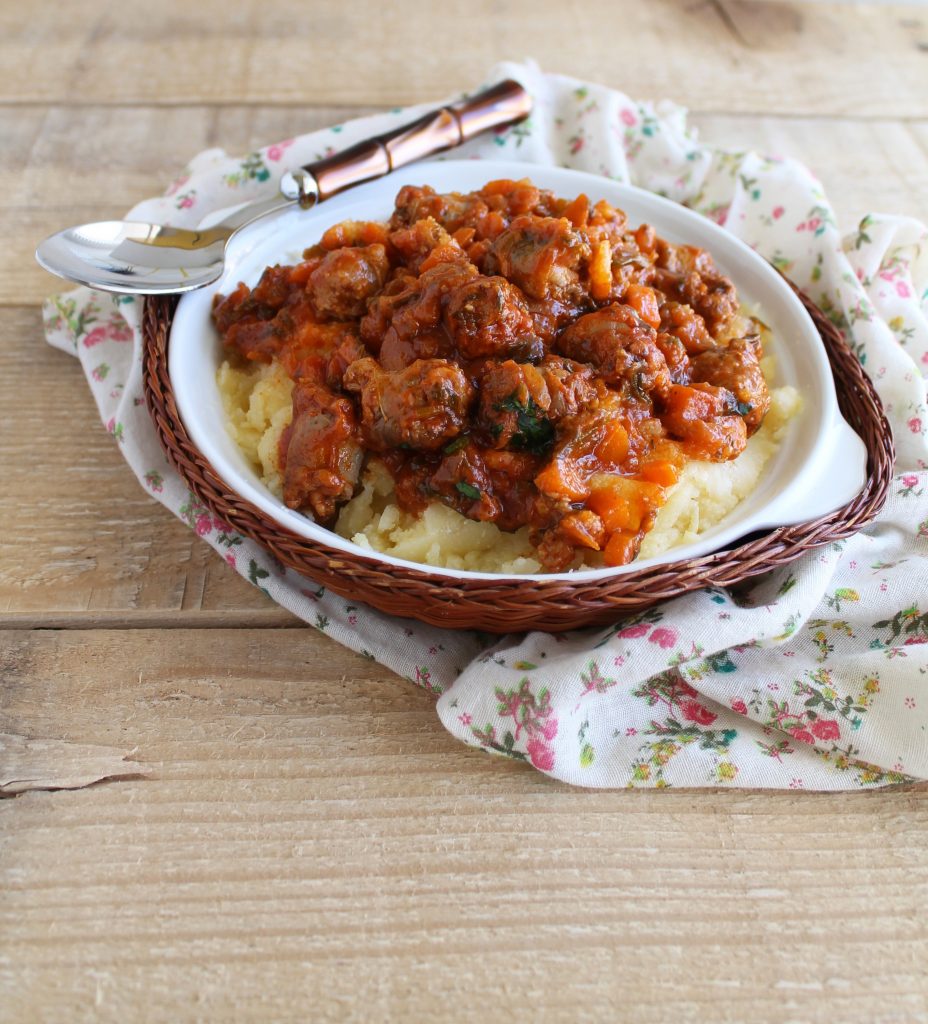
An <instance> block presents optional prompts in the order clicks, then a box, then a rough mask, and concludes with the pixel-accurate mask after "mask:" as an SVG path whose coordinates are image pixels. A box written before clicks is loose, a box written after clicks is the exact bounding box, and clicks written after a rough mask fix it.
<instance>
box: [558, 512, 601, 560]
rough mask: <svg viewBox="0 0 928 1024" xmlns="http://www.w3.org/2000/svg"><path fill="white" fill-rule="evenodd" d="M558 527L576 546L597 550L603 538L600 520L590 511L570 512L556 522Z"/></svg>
mask: <svg viewBox="0 0 928 1024" xmlns="http://www.w3.org/2000/svg"><path fill="white" fill-rule="evenodd" d="M558 529H559V530H560V531H561V533H563V534H564V536H565V537H566V538H567V539H568V540H569V541H570V542H571V544H573V546H574V547H576V548H589V549H590V550H591V551H599V549H600V548H601V547H602V542H603V540H604V539H605V530H604V529H603V523H602V520H601V519H600V518H599V516H597V515H594V514H593V513H592V512H589V511H587V510H584V511H583V512H572V513H570V515H566V516H564V518H563V519H562V520H561V521H560V523H559V524H558Z"/></svg>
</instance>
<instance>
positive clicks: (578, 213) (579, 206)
mask: <svg viewBox="0 0 928 1024" xmlns="http://www.w3.org/2000/svg"><path fill="white" fill-rule="evenodd" d="M561 216H562V217H566V218H567V219H568V220H569V221H570V223H571V224H573V226H574V227H575V228H577V229H578V230H579V229H580V228H585V227H586V223H587V221H588V220H589V217H590V201H589V199H587V197H586V196H585V195H584V194H583V193H582V192H581V193H580V195H578V196H577V198H576V199H574V200H572V201H571V202H569V203H568V204H567V205H566V206H565V207H564V209H563V211H562V212H561Z"/></svg>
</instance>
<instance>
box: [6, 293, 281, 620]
mask: <svg viewBox="0 0 928 1024" xmlns="http://www.w3.org/2000/svg"><path fill="white" fill-rule="evenodd" d="M0 336H2V338H3V344H2V345H0V396H2V397H0V401H2V402H3V404H4V408H6V409H8V410H15V415H10V416H8V418H7V421H6V424H5V426H4V429H3V431H2V433H0V461H2V464H3V467H4V469H3V486H2V487H0V521H2V522H3V530H2V531H0V621H3V619H4V617H5V615H8V614H10V613H12V616H13V619H14V620H16V621H20V622H23V621H25V623H31V622H37V623H38V622H41V621H42V617H43V616H46V615H47V616H52V617H54V616H56V615H57V616H59V619H58V621H61V618H60V617H61V616H65V617H67V618H68V619H70V620H72V621H73V622H74V623H75V624H86V625H93V624H94V623H99V622H100V621H104V622H105V621H112V620H113V618H114V617H116V618H121V619H122V620H123V621H127V622H128V621H132V620H133V618H137V617H141V618H142V620H143V621H151V622H152V623H153V624H154V623H156V622H157V623H169V622H171V621H173V620H175V619H176V620H184V621H188V622H189V621H191V618H192V617H196V616H197V615H198V614H200V613H203V614H205V615H206V616H207V617H208V618H209V619H210V620H211V621H212V622H223V621H224V622H226V624H234V623H236V622H242V621H250V622H253V623H255V624H259V623H266V624H276V625H280V624H284V623H288V622H292V621H295V620H293V619H292V617H291V616H290V615H289V614H288V613H286V612H284V611H283V610H282V609H280V608H278V607H277V606H276V605H274V604H273V603H272V602H270V601H269V600H268V599H267V598H266V597H265V596H264V595H263V594H261V593H260V592H259V591H258V590H256V589H255V588H254V587H252V586H250V585H249V584H248V583H246V582H245V581H244V580H242V578H241V577H240V576H238V575H237V574H236V573H235V572H233V571H232V570H231V569H230V568H229V566H227V565H226V564H225V562H224V561H223V560H222V559H221V558H219V557H218V556H214V554H213V552H212V551H211V550H210V549H209V548H207V547H206V546H205V545H204V544H202V543H201V542H200V541H199V540H198V539H197V538H196V537H195V536H194V535H193V533H191V531H189V530H188V529H187V528H186V527H185V526H184V525H182V524H181V523H180V522H179V521H178V520H176V519H175V518H174V517H173V516H172V515H170V514H169V513H168V512H167V511H166V510H165V509H164V508H162V507H161V506H160V505H158V504H157V503H156V502H154V501H152V499H151V497H150V496H148V495H146V494H145V493H144V492H143V490H142V488H141V487H140V486H139V484H138V483H136V480H135V478H134V476H133V475H132V472H131V470H130V469H129V468H128V466H127V465H126V464H125V462H123V460H122V457H121V456H120V454H119V450H118V448H117V446H116V445H115V444H114V443H113V440H112V438H111V437H110V436H109V435H108V434H107V433H106V431H105V430H104V429H103V426H102V424H101V423H100V421H99V419H98V417H97V412H96V408H95V406H94V403H93V400H92V399H91V396H90V392H89V390H88V389H87V386H86V384H85V382H84V377H83V374H82V373H81V370H80V367H79V366H78V365H77V363H76V362H75V361H74V360H73V359H72V358H71V357H69V356H67V355H65V354H64V353H62V352H58V351H56V350H53V349H51V348H49V347H48V346H47V345H46V344H45V341H44V339H43V337H42V327H41V317H40V315H39V311H38V310H37V309H33V308H22V307H21V308H7V309H2V310H0ZM234 610H235V611H234ZM233 611H234V614H232V615H231V618H229V617H228V616H229V615H230V613H233ZM149 616H152V617H153V618H151V619H149V618H148V617H149ZM7 621H9V620H7Z"/></svg>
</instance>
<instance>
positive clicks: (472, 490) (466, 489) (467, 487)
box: [454, 480, 481, 501]
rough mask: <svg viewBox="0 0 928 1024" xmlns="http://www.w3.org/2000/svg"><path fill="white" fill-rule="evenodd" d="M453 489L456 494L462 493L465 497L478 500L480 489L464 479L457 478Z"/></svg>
mask: <svg viewBox="0 0 928 1024" xmlns="http://www.w3.org/2000/svg"><path fill="white" fill-rule="evenodd" d="M454 489H455V490H456V491H457V492H458V494H463V495H464V497H465V498H470V500H471V501H480V497H481V495H480V491H478V490H477V488H476V487H474V485H473V484H469V483H467V481H466V480H459V481H458V482H457V483H456V484H455V485H454Z"/></svg>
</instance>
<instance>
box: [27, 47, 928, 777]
mask: <svg viewBox="0 0 928 1024" xmlns="http://www.w3.org/2000/svg"><path fill="white" fill-rule="evenodd" d="M504 76H512V77H516V78H519V79H520V80H521V81H522V82H523V83H524V84H525V85H526V87H527V88H528V89H529V90H530V91H531V92H532V93H533V95H534V96H535V98H536V109H535V111H534V113H533V114H532V117H531V119H530V120H529V121H526V122H524V123H523V124H520V125H517V126H516V127H513V128H510V129H508V130H506V131H503V132H501V133H499V134H496V135H493V136H490V137H487V138H480V139H477V140H474V141H473V142H471V143H469V144H468V145H467V146H466V147H465V148H464V150H463V151H462V153H461V154H460V155H462V156H467V157H471V158H490V157H496V158H500V157H502V158H505V159H509V160H519V161H524V162H525V163H526V165H530V164H532V163H537V164H559V165H563V166H566V167H573V168H577V169H580V170H584V171H592V172H594V173H597V174H602V175H606V176H608V177H611V178H615V179H617V180H620V181H627V182H632V183H633V184H635V185H639V186H643V187H644V188H648V189H652V190H654V191H657V192H661V193H663V194H664V195H667V196H669V197H671V198H672V199H674V200H677V201H678V202H681V203H685V204H687V205H688V206H691V207H692V208H694V209H696V210H698V211H699V212H701V213H703V214H705V215H706V216H707V217H711V218H712V219H713V220H715V221H716V222H718V223H719V224H723V225H724V226H725V227H726V228H727V229H728V230H729V231H731V232H732V233H733V234H735V235H737V236H738V237H739V238H741V239H743V240H744V241H745V242H747V243H748V244H749V245H751V246H753V247H755V248H756V249H757V250H758V251H759V252H760V253H762V254H763V255H764V256H765V257H766V258H767V259H769V260H770V261H772V262H773V263H774V265H775V266H777V267H779V268H780V269H782V270H783V271H784V272H785V273H786V274H788V275H789V276H790V277H791V278H792V280H793V281H795V282H796V284H798V285H799V286H800V287H802V288H804V289H805V290H806V291H807V292H808V293H809V295H810V296H811V297H812V298H813V299H814V300H815V301H816V302H817V303H818V304H819V305H820V307H821V308H822V309H823V310H825V312H826V313H827V314H828V315H829V317H831V319H832V320H833V321H834V322H835V323H836V324H837V325H838V326H839V327H840V328H841V330H842V331H843V332H844V334H845V336H846V338H847V340H848V343H849V344H850V345H851V346H852V347H853V349H854V351H855V352H856V353H857V355H858V356H859V358H860V360H861V362H862V363H863V364H864V366H865V367H866V369H867V371H868V372H869V373H870V374H871V376H872V377H873V379H874V381H875V383H876V386H877V388H878V390H879V392H880V395H881V397H882V399H883V401H884V403H885V405H886V409H887V412H888V414H889V416H890V418H891V420H892V423H893V426H894V430H895V437H896V446H897V452H898V461H897V467H896V472H897V476H896V478H895V481H894V483H893V485H892V489H891V493H890V497H889V500H888V502H887V505H886V508H885V510H884V512H883V513H882V515H881V516H880V518H879V521H878V522H876V523H875V524H873V525H872V526H871V527H869V528H868V529H866V530H865V531H864V532H863V533H861V534H859V535H858V536H856V537H854V538H852V539H851V540H848V541H845V542H842V543H839V544H832V545H830V546H828V547H823V548H820V549H817V550H815V551H811V552H809V553H808V554H806V555H805V556H803V557H802V558H801V559H799V560H798V561H797V562H795V563H793V564H792V565H791V566H789V567H787V568H784V569H780V570H777V571H775V572H773V573H771V574H769V575H768V576H766V577H762V578H761V579H760V580H759V581H758V582H755V583H754V584H753V585H752V586H751V587H750V589H749V592H748V594H747V596H745V594H743V593H742V594H740V595H739V597H738V598H737V600H735V599H734V598H733V597H732V596H731V595H730V594H728V593H727V592H725V591H723V590H717V589H712V590H705V591H701V592H698V593H693V594H688V595H686V596H684V597H681V598H678V599H676V600H673V601H669V602H667V603H666V604H664V605H662V606H660V607H658V608H655V609H653V610H651V611H648V612H646V613H644V614H641V615H635V616H631V617H628V618H625V619H622V620H621V621H619V622H616V624H615V625H614V626H612V627H610V628H607V629H592V630H582V631H577V632H574V633H569V634H565V635H562V636H549V635H546V634H543V633H531V634H528V635H510V636H506V637H503V638H488V637H486V636H481V635H478V634H476V633H473V632H465V631H450V630H442V629H436V628H432V627H428V626H423V625H419V624H418V623H416V622H412V621H408V620H400V619H393V618H390V617H389V616H387V615H383V614H380V613H378V612H375V611H373V610H371V609H369V608H367V607H365V606H362V605H354V604H352V603H351V602H349V601H346V600H344V599H343V598H340V597H337V596H335V595H334V594H330V593H327V592H326V591H325V590H324V589H322V588H320V587H318V586H317V585H316V584H315V583H313V582H312V581H311V580H307V579H304V578H301V577H299V576H297V575H296V574H295V573H293V572H291V571H288V570H284V569H283V568H282V567H281V566H279V565H277V564H276V563H275V561H274V559H273V558H271V557H270V556H269V555H268V554H267V553H266V552H264V551H263V550H262V549H261V548H260V547H258V546H257V545H256V544H254V543H252V542H251V541H249V540H247V539H245V538H243V537H241V536H239V535H237V534H235V533H234V532H233V531H232V530H231V528H230V527H229V526H228V525H227V524H225V523H223V522H221V521H219V520H217V519H215V518H214V517H213V516H212V515H211V514H210V512H209V511H208V510H207V509H205V508H204V507H203V506H202V505H200V504H199V503H198V502H197V501H196V499H195V498H194V497H193V496H192V495H191V494H190V492H189V491H188V489H187V488H186V487H185V486H184V484H183V482H182V481H181V479H180V478H179V477H178V476H177V474H176V473H175V472H174V471H173V470H172V469H171V468H170V467H169V465H168V463H167V462H166V460H165V458H164V456H163V454H162V452H161V450H160V448H159V446H158V443H157V441H156V439H155V432H154V429H153V428H152V425H151V423H150V421H149V418H148V412H147V410H146V408H145V404H144V400H143V397H142V381H141V372H140V369H141V361H140V334H139V316H140V312H141V303H140V301H139V300H134V299H132V298H131V297H129V296H112V295H107V294H104V293H100V292H92V291H88V290H87V289H79V290H77V291H73V292H70V293H68V294H67V295H62V296H59V297H56V298H53V299H50V300H49V301H48V302H47V303H46V307H45V329H46V333H47V337H48V340H49V342H50V343H51V344H52V345H55V346H57V347H59V348H61V349H63V350H65V351H68V352H71V353H73V354H75V355H77V356H78V358H79V359H80V362H81V365H82V367H83V369H84V372H85V373H86V375H87V379H88V382H89V384H90V387H91V390H92V392H93V395H94V398H95V399H96V402H97V405H98V406H99V409H100V413H101V416H102V418H103V422H104V423H105V424H106V427H107V429H108V430H109V432H110V433H111V434H112V435H113V437H114V438H115V439H116V441H117V443H118V444H119V445H120V447H121V449H122V453H123V455H124V457H125V459H126V461H127V462H128V463H129V465H130V466H131V467H132V469H133V471H134V472H135V474H136V476H137V477H138V478H139V481H140V482H141V483H142V485H143V486H144V487H145V488H146V489H147V490H148V491H149V492H150V493H151V494H152V496H153V497H155V498H157V499H158V500H159V501H160V502H161V503H162V504H164V505H165V506H167V508H169V509H170V510H171V511H172V512H173V513H174V514H175V515H177V516H179V517H180V518H181V519H182V520H184V521H185V522H186V523H187V524H188V525H189V526H190V528H191V529H193V530H195V531H196V532H197V534H198V535H199V536H201V537H202V538H203V540H204V541H206V542H207V543H208V544H211V545H212V546H213V547H214V548H215V549H216V550H217V551H218V552H219V553H220V554H221V555H222V557H223V558H225V559H226V561H227V562H228V563H229V564H230V565H231V566H233V568H235V569H236V571H237V572H239V573H240V574H241V575H243V576H245V577H246V578H247V579H249V580H250V581H251V582H252V583H253V584H254V585H255V586H258V587H260V588H261V589H262V590H264V591H265V593H266V594H267V595H268V596H269V597H270V598H272V599H273V600H274V601H277V602H278V603H279V604H281V605H282V606H284V607H285V608H288V609H289V610H290V611H292V612H294V613H295V614H296V615H298V616H300V617H301V618H302V619H304V620H305V621H306V622H307V623H309V624H310V625H311V626H313V627H315V628H316V629H318V630H320V631H322V632H324V633H326V634H327V635H328V636H330V637H331V638H332V639H333V640H336V641H338V642H339V643H341V644H344V645H346V646H347V647H350V648H351V649H353V650H355V651H358V652H360V653H362V654H363V655H365V656H368V657H372V658H376V659H377V660H378V661H379V662H382V663H383V664H384V665H387V666H388V667H389V668H391V669H393V670H394V671H396V672H398V673H400V674H401V675H402V676H404V677H406V678H407V679H409V680H410V681H411V682H413V683H415V684H416V685H418V686H422V687H424V688H425V689H427V690H428V691H429V692H430V693H433V694H435V695H436V697H437V710H438V715H439V717H440V719H441V721H442V723H443V724H444V725H445V727H446V728H447V729H448V730H449V731H450V732H452V733H453V734H454V735H455V736H457V737H458V738H459V739H461V740H463V741H464V742H465V743H468V744H471V745H472V746H474V747H477V748H479V749H482V750H485V751H488V752H495V753H499V754H502V755H504V756H508V757H510V758H513V759H516V760H520V761H525V762H527V763H529V764H531V765H533V766H534V767H535V768H536V769H538V770H539V771H542V772H545V773H547V774H549V775H552V776H554V777H556V778H558V779H562V780H564V781H566V782H570V783H573V784H575V785H581V786H595V787H615V786H668V785H675V786H729V787H731V786H759V787H772V788H773V787H784V788H785V787H790V788H806V789H852V788H855V787H861V786H874V785H881V784H886V783H889V782H901V781H906V780H908V779H913V778H914V779H928V675H926V672H928V646H926V645H928V596H926V595H928V494H926V485H928V472H926V469H928V442H926V431H928V411H926V406H925V382H924V379H923V377H922V373H923V371H924V368H925V367H926V365H928V320H926V314H928V246H926V241H928V235H926V229H925V227H924V226H923V225H922V224H920V223H918V222H916V221H915V220H913V219H912V218H909V217H898V216H884V215H879V214H874V215H872V216H868V217H865V218H864V219H863V220H862V221H861V223H860V224H859V225H858V227H857V228H856V229H855V230H854V231H852V232H851V233H849V234H846V235H842V234H841V232H840V231H839V229H838V226H837V225H836V224H835V218H834V215H833V213H832V210H831V207H830V206H829V204H828V200H827V199H826V197H825V194H824V192H823V191H822V187H821V185H820V184H819V182H818V181H816V179H815V178H814V177H813V175H812V174H811V173H810V172H809V171H808V170H807V169H806V168H805V167H803V166H801V165H800V164H798V163H796V162H795V161H792V160H783V159H774V158H770V157H763V156H759V155H758V154H756V153H750V152H732V151H728V150H722V149H719V148H717V147H713V146H711V145H707V144H704V143H700V142H698V141H697V140H696V138H695V136H694V134H693V133H692V132H691V131H688V130H687V127H686V117H685V111H683V110H682V109H681V108H679V107H677V106H674V105H672V104H668V103H657V104H653V103H638V102H635V101H633V100H631V99H629V97H627V96H625V95H623V94H621V93H619V92H615V91H613V90H610V89H605V88H602V87H600V86H596V85H590V84H586V83H583V82H579V81H575V80H573V79H569V78H564V77H560V76H554V75H544V74H542V73H541V72H540V71H539V70H538V69H537V68H536V67H535V66H533V65H511V64H506V65H503V66H501V67H499V68H496V69H495V71H494V74H493V76H492V78H491V80H495V79H497V78H501V77H504ZM428 106H431V104H429V105H428ZM420 109H421V110H424V109H427V107H426V106H423V107H422V108H409V109H406V110H402V111H393V112H391V113H389V114H383V115H378V116H374V117H366V118H360V119H358V120H355V121H352V122H349V123H346V124H344V125H337V126H335V127H333V128H330V129H327V130H324V131H318V132H313V133H311V134H309V135H304V136H301V137H299V138H296V139H287V140H285V141H283V142H279V143H276V144H275V145H271V146H268V147H266V148H264V149H261V150H259V151H258V152H255V153H250V154H249V155H248V156H246V157H244V158H242V159H233V158H230V157H228V156H226V154H225V153H223V152H221V151H219V150H210V151H208V152H205V153H201V154H200V155H199V156H198V157H196V158H195V159H194V160H193V161H192V163H191V164H190V166H189V167H188V168H187V170H186V171H185V173H184V174H183V175H182V176H181V177H180V178H178V179H177V180H176V181H175V182H174V183H173V184H172V185H171V187H170V188H169V189H168V191H167V192H166V193H165V195H164V196H162V197H160V198H157V199H150V200H147V201H145V202H143V203H140V204H139V205H138V206H137V207H135V209H134V210H133V211H131V215H133V216H138V217H140V218H144V219H148V220H153V221H157V222H170V223H174V224H178V225H186V226H193V225H195V224H196V223H198V222H199V221H200V220H201V219H202V218H203V217H204V216H205V215H206V214H207V213H209V212H211V211H213V210H215V209H217V208H221V207H226V206H230V205H232V204H234V203H238V202H241V201H243V200H245V199H250V198H255V199H257V198H260V197H264V196H266V195H270V194H272V193H273V192H274V191H275V189H276V183H277V180H278V178H279V177H280V174H281V173H282V172H283V171H284V170H285V169H286V168H287V167H288V166H295V165H297V164H302V163H305V162H307V161H309V160H313V159H316V158H318V157H321V156H323V155H325V154H327V153H330V152H333V151H336V150H338V149H341V148H343V147H346V146H348V145H350V144H351V143H353V142H355V141H356V140H358V139H360V138H363V137H365V136H367V135H370V134H373V133H375V132H382V131H384V130H386V129H388V128H390V127H392V126H394V125H397V124H400V123H402V122H403V121H405V120H408V119H410V117H411V116H413V115H414V114H415V113H417V112H418V111H419V110H420ZM455 155H458V154H455ZM526 174H527V175H530V174H531V168H530V166H526ZM922 604H924V605H925V608H922V607H921V606H922Z"/></svg>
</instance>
